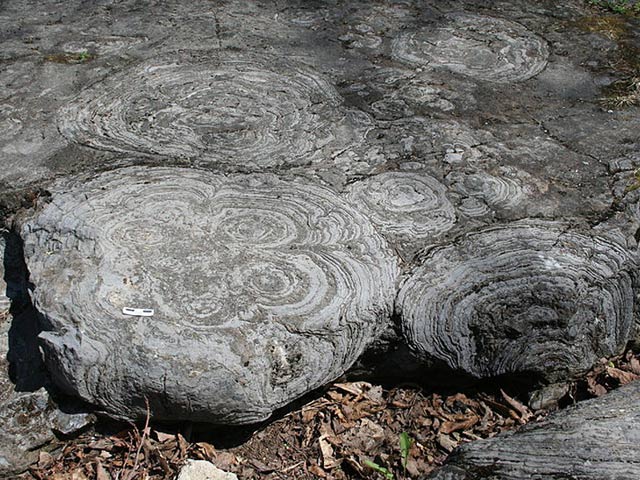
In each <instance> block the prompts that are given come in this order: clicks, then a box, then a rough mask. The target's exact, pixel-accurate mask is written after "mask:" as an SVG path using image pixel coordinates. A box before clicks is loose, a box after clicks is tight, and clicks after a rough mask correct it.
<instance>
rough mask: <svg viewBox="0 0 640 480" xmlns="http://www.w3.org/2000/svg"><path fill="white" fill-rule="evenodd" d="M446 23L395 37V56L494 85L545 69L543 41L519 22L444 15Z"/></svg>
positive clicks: (527, 76) (518, 80)
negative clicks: (493, 83) (494, 83)
mask: <svg viewBox="0 0 640 480" xmlns="http://www.w3.org/2000/svg"><path fill="white" fill-rule="evenodd" d="M446 19H447V20H448V22H447V23H445V24H443V25H441V26H435V27H434V26H429V27H424V28H422V29H420V30H417V31H413V32H407V33H405V34H403V35H400V36H399V37H397V38H396V39H395V40H394V41H393V47H392V48H393V55H394V57H395V58H397V59H398V60H401V61H403V62H407V63H411V64H415V65H419V66H423V67H428V68H438V67H440V68H446V69H448V70H450V71H452V72H455V73H459V74H461V75H465V76H467V77H472V78H477V79H479V80H486V81H490V82H498V83H511V82H521V81H524V80H527V79H529V78H531V77H533V76H535V75H537V74H538V73H540V72H541V71H542V70H543V69H544V67H545V66H546V65H547V58H548V56H549V49H548V47H547V44H546V42H545V41H544V40H543V39H542V38H540V37H538V36H537V35H535V34H533V33H531V32H530V31H529V30H527V29H526V28H525V27H523V26H522V25H520V24H518V23H515V22H512V21H509V20H503V19H499V18H495V17H489V16H484V15H475V14H469V13H461V12H460V13H451V14H448V15H447V16H446Z"/></svg>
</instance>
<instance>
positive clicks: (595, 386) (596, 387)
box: [587, 376, 607, 397]
mask: <svg viewBox="0 0 640 480" xmlns="http://www.w3.org/2000/svg"><path fill="white" fill-rule="evenodd" d="M587 391H588V392H589V393H590V394H591V395H594V396H596V397H601V396H602V395H605V394H606V393H607V389H606V388H605V387H604V386H602V385H600V384H599V383H598V382H596V379H595V378H593V377H592V376H588V377H587Z"/></svg>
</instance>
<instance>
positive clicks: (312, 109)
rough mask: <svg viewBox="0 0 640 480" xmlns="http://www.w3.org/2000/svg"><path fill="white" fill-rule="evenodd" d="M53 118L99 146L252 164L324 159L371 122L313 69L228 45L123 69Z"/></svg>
mask: <svg viewBox="0 0 640 480" xmlns="http://www.w3.org/2000/svg"><path fill="white" fill-rule="evenodd" d="M58 127H59V129H60V131H61V132H62V134H63V135H64V136H65V137H67V138H68V139H70V140H72V141H74V142H77V143H80V144H82V145H87V146H90V147H94V148H98V149H103V150H109V151H114V152H121V153H132V154H135V155H140V154H148V155H157V156H161V157H164V158H167V159H171V158H181V159H190V160H194V161H195V160H197V161H198V162H199V163H204V164H211V163H214V164H217V163H223V164H232V165H235V166H237V167H240V168H243V167H244V168H247V169H256V168H264V167H276V166H281V165H307V164H310V163H314V162H318V161H327V159H331V158H333V157H335V156H336V155H339V154H341V153H343V152H344V150H346V149H348V148H350V147H352V146H354V145H357V144H359V143H361V142H362V141H363V140H364V136H365V134H366V132H367V130H368V129H369V128H370V127H371V126H370V124H369V120H368V117H367V116H366V115H365V114H363V113H357V112H355V111H351V110H347V109H345V108H343V107H342V97H340V95H339V94H338V93H337V91H336V90H335V88H334V87H333V86H332V85H331V84H330V83H329V82H327V81H326V80H325V79H324V78H323V77H322V76H321V75H319V74H318V73H316V72H315V71H313V70H311V69H308V68H305V67H304V66H303V65H302V64H299V63H296V62H288V61H285V60H282V59H281V58H278V57H270V56H269V55H260V56H251V55H248V54H241V53H239V52H237V51H233V52H216V53H212V54H211V55H210V56H207V57H205V58H204V59H202V58H200V59H197V58H185V57H184V56H182V59H181V60H178V59H177V58H176V57H175V56H174V57H168V58H166V59H165V60H163V59H155V60H152V61H148V62H146V63H143V64H141V65H138V66H135V67H132V68H129V69H125V70H124V71H122V72H121V73H119V74H116V75H113V76H111V77H110V78H108V79H107V80H105V81H104V82H103V83H101V84H98V85H93V86H92V87H90V88H88V89H86V90H85V91H84V92H82V93H81V94H80V95H79V96H78V98H77V99H75V100H74V101H73V102H72V103H70V104H69V105H68V106H66V107H64V108H62V109H61V110H60V112H59V114H58Z"/></svg>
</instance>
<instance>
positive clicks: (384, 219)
mask: <svg viewBox="0 0 640 480" xmlns="http://www.w3.org/2000/svg"><path fill="white" fill-rule="evenodd" d="M347 198H348V199H349V200H350V201H351V203H352V204H353V205H355V206H357V207H358V208H359V209H360V210H362V211H363V212H364V213H366V214H367V215H368V216H369V218H370V219H371V221H372V222H373V224H374V225H376V226H377V227H378V228H379V229H380V231H381V232H382V233H383V235H385V236H386V237H388V238H389V240H391V241H394V242H400V243H403V242H410V243H411V242H413V243H415V242H420V241H422V240H425V239H433V238H437V237H438V236H439V235H441V234H443V233H444V232H446V231H448V230H449V229H451V228H452V227H453V226H454V224H455V221H456V215H455V212H454V208H453V205H452V204H451V202H449V200H448V199H447V197H446V189H445V187H444V185H442V184H441V183H440V182H439V181H438V180H436V179H435V178H433V177H430V176H428V175H425V174H419V173H412V172H387V173H382V174H379V175H374V176H372V177H369V178H367V179H365V180H362V181H359V182H355V183H353V184H351V185H350V187H349V191H348V193H347Z"/></svg>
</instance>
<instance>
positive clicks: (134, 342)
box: [22, 167, 398, 424]
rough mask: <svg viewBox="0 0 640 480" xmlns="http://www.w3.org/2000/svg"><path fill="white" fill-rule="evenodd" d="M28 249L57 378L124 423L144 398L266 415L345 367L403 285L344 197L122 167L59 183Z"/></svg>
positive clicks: (195, 412)
mask: <svg viewBox="0 0 640 480" xmlns="http://www.w3.org/2000/svg"><path fill="white" fill-rule="evenodd" d="M22 236H23V238H24V243H25V256H26V258H27V263H28V267H29V270H30V272H31V281H33V282H34V284H35V285H36V286H38V288H36V290H35V294H34V300H35V303H36V306H37V307H38V308H39V310H40V311H41V312H42V313H43V314H44V315H45V317H46V320H47V322H48V323H49V324H50V325H49V328H47V330H48V331H46V332H44V333H42V334H41V338H42V339H43V342H44V347H45V355H46V357H47V361H48V364H49V366H50V368H51V369H52V371H53V374H54V377H55V380H56V381H57V382H58V383H59V384H60V385H61V386H62V387H63V388H64V389H65V390H66V391H68V392H69V393H73V394H76V395H79V396H80V397H82V398H83V399H85V400H87V401H90V402H92V403H95V404H98V405H101V406H102V407H104V408H106V409H107V410H109V411H111V412H113V413H115V414H119V415H124V416H127V417H130V418H135V417H142V416H144V412H145V408H144V397H147V398H148V399H149V401H150V403H151V408H152V414H153V415H154V417H156V418H158V419H163V418H164V419H171V420H179V419H189V420H198V421H207V422H213V423H228V424H233V423H248V422H254V421H258V420H261V419H264V418H266V417H267V416H269V415H270V414H271V412H272V411H273V410H274V409H275V408H277V407H280V406H282V405H284V404H286V403H288V402H290V401H292V400H293V399H295V398H296V397H299V396H300V395H302V394H304V393H307V392H309V391H310V390H313V389H314V388H317V387H319V386H321V385H323V384H325V383H327V382H328V381H331V380H333V379H334V378H336V377H337V376H339V375H341V374H342V373H344V371H345V370H346V369H348V368H349V367H350V366H351V364H352V363H353V362H354V361H355V360H356V359H357V358H358V356H359V355H360V354H361V353H362V352H363V350H364V349H365V347H366V346H367V344H368V343H369V342H370V341H371V340H372V339H373V338H374V337H375V335H376V334H377V332H378V331H379V330H380V329H382V328H383V327H384V326H385V325H386V323H387V322H388V319H389V317H390V314H391V309H392V302H393V297H394V295H395V281H396V277H397V273H398V272H397V265H396V260H395V257H394V256H393V255H392V254H391V253H390V251H389V250H388V247H387V245H386V243H385V241H384V240H383V239H382V238H381V237H379V236H378V235H377V234H376V232H375V231H374V229H373V226H372V225H371V223H370V222H369V221H368V220H367V219H366V218H365V217H364V216H362V215H361V214H360V213H358V212H357V211H356V210H354V209H353V208H352V207H350V206H349V205H347V204H346V203H345V202H343V201H342V200H340V198H339V197H338V196H337V195H335V194H334V193H333V192H331V191H330V190H328V189H325V188H322V187H319V186H316V185H312V184H309V183H306V182H303V181H301V180H296V179H294V178H287V179H282V178H279V177H276V176H273V175H269V174H249V175H231V176H224V175H219V174H213V173H208V172H205V171H197V170H189V169H179V168H150V169H149V168H141V167H131V168H126V169H122V170H120V171H113V172H109V173H104V174H101V175H99V176H97V177H95V178H93V179H90V180H87V181H85V182H82V181H78V182H76V183H74V184H71V185H62V184H59V185H58V186H56V187H55V188H54V190H53V197H52V201H51V202H50V203H49V204H47V205H46V206H45V207H43V208H42V209H41V210H40V211H38V212H37V214H35V215H34V216H33V217H32V218H31V219H28V220H27V221H25V222H24V224H23V227H22ZM125 307H132V308H153V309H154V310H155V314H154V316H152V317H131V316H125V315H123V314H122V309H123V308H125Z"/></svg>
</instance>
